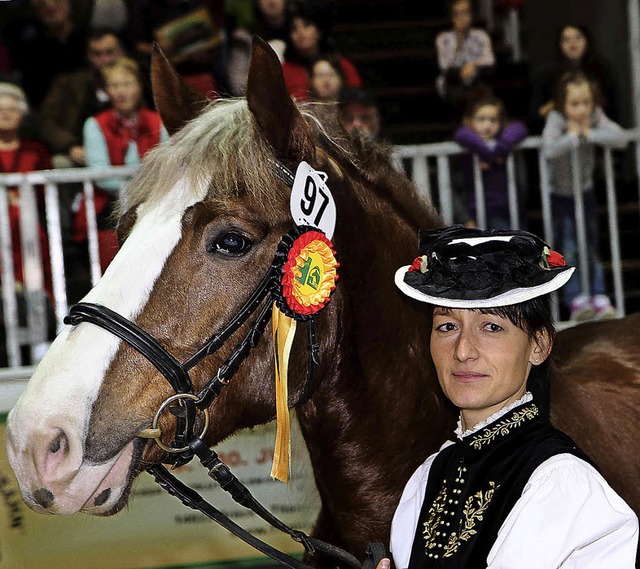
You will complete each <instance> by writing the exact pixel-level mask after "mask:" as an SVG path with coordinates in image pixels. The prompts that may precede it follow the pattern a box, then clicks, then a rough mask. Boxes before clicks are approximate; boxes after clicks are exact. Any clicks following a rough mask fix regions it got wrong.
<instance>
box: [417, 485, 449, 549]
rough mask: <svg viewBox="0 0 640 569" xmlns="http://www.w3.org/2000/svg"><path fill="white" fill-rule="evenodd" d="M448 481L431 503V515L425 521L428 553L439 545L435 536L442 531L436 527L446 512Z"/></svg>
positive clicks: (424, 533) (425, 538)
mask: <svg viewBox="0 0 640 569" xmlns="http://www.w3.org/2000/svg"><path fill="white" fill-rule="evenodd" d="M446 482H447V481H446V480H445V481H444V483H445V485H444V486H443V487H442V488H441V489H440V493H439V494H438V497H437V498H436V499H435V502H434V503H433V504H431V507H430V508H429V517H428V518H427V521H426V522H424V532H423V535H424V540H425V553H428V551H429V550H430V549H435V548H436V547H437V540H436V539H435V538H436V536H437V535H439V534H440V533H439V532H437V530H436V528H437V527H438V526H439V525H441V517H442V513H443V512H444V507H445V504H446V503H447V486H446Z"/></svg>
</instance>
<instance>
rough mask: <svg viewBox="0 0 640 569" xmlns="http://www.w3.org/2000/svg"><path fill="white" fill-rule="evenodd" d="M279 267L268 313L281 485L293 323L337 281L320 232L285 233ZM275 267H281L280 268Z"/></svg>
mask: <svg viewBox="0 0 640 569" xmlns="http://www.w3.org/2000/svg"><path fill="white" fill-rule="evenodd" d="M274 263H275V268H276V269H278V268H280V272H279V275H280V283H279V285H280V286H279V287H277V288H276V290H274V292H273V294H274V297H275V301H274V303H273V310H272V324H273V345H274V351H275V354H274V356H275V362H276V370H275V372H276V444H275V448H274V450H273V465H272V467H271V476H272V478H275V479H276V480H281V481H282V482H287V481H288V479H289V465H290V461H291V440H290V432H291V428H290V417H289V406H288V399H289V396H288V386H287V371H288V364H289V354H290V353H291V346H292V344H293V337H294V336H295V332H296V321H298V320H300V321H306V320H309V319H311V318H313V316H314V315H315V314H317V313H318V312H319V311H320V310H322V309H323V308H324V307H325V306H326V305H327V303H328V302H329V300H330V297H331V293H332V292H333V291H334V289H335V288H336V282H337V280H338V273H337V269H338V267H339V263H338V261H337V260H336V256H335V251H334V250H333V245H332V244H331V241H329V239H327V237H326V236H325V234H324V233H322V232H321V231H318V230H316V229H314V228H311V227H308V226H297V227H295V228H294V229H293V230H292V231H291V232H289V233H288V234H287V235H285V236H284V237H283V239H282V241H281V243H280V246H279V247H278V253H277V255H276V259H275V260H274ZM280 263H282V264H281V265H280Z"/></svg>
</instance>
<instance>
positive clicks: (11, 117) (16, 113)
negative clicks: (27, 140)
mask: <svg viewBox="0 0 640 569" xmlns="http://www.w3.org/2000/svg"><path fill="white" fill-rule="evenodd" d="M22 117H23V112H22V111H21V110H20V105H19V103H18V101H17V100H16V99H15V97H12V96H11V95H0V132H4V133H17V132H18V129H19V128H20V123H21V122H22Z"/></svg>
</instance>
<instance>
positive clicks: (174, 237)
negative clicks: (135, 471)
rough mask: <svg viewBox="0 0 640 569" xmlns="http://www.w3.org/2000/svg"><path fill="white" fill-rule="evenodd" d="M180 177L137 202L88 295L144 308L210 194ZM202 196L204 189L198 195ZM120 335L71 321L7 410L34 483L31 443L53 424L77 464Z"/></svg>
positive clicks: (24, 470) (124, 311)
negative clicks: (150, 201)
mask: <svg viewBox="0 0 640 569" xmlns="http://www.w3.org/2000/svg"><path fill="white" fill-rule="evenodd" d="M204 191H205V188H201V190H200V191H199V192H194V191H193V190H192V189H189V188H187V186H186V182H185V181H180V182H178V183H177V184H176V186H175V187H174V188H173V189H172V190H171V191H170V192H168V194H167V196H166V197H165V198H164V199H163V200H161V201H159V202H157V203H156V204H154V205H153V206H152V207H149V206H147V204H142V205H140V206H139V207H138V210H137V212H136V213H137V218H136V223H135V225H134V227H133V230H132V231H131V234H130V235H129V237H128V238H127V240H126V241H125V243H124V245H123V247H122V248H121V249H120V251H119V252H118V254H117V255H116V257H115V258H114V260H113V261H112V263H111V265H110V266H109V267H108V269H107V271H106V272H105V274H104V276H103V278H102V279H101V280H100V281H99V282H98V284H97V285H96V286H95V287H94V288H93V289H92V290H91V291H90V292H89V294H87V296H86V297H85V298H84V301H86V302H93V303H97V304H102V305H104V306H107V307H108V308H111V309H112V310H114V311H116V312H118V313H119V314H121V315H122V316H124V317H125V318H129V319H134V318H135V317H136V316H137V315H138V314H139V313H140V312H141V311H142V309H143V308H144V306H145V304H146V302H147V300H148V298H149V295H150V292H151V290H152V289H153V286H154V283H155V281H156V279H157V278H158V276H159V275H160V272H161V271H162V268H163V267H164V265H165V262H166V261H167V258H168V257H169V255H170V254H171V252H172V251H173V249H174V248H175V246H176V245H177V244H178V242H179V240H180V237H181V221H182V217H183V214H184V212H185V210H186V209H187V207H189V206H191V205H193V204H194V203H196V202H198V201H200V200H202V199H203V198H204ZM196 194H199V195H196ZM119 344H120V340H119V339H118V338H117V337H116V336H114V335H113V334H110V333H109V332H107V331H105V330H102V329H101V328H98V327H97V326H95V325H93V324H90V323H82V324H80V325H78V326H76V327H69V326H67V327H66V328H65V329H64V330H63V331H62V332H61V333H60V335H59V336H58V337H57V338H56V339H55V341H54V342H53V344H52V346H51V348H50V349H49V351H48V352H47V354H46V355H45V357H44V359H43V360H42V362H41V363H40V365H38V367H37V369H36V371H35V373H34V375H33V377H32V378H31V380H30V381H29V384H28V385H27V389H26V390H25V392H24V394H23V395H22V397H21V398H20V400H19V401H18V403H17V404H16V406H15V408H14V409H13V410H12V412H11V413H10V415H9V418H8V421H7V424H8V429H9V432H10V444H9V445H8V450H9V454H10V457H11V458H12V461H11V462H12V465H13V467H14V469H15V470H16V474H17V475H18V478H19V479H22V480H21V482H23V481H25V482H26V483H27V484H29V481H30V479H31V482H32V483H34V484H35V483H36V481H35V480H34V479H33V477H34V473H33V472H32V470H33V463H32V462H30V460H27V456H28V454H29V448H30V446H31V445H33V444H34V443H35V442H36V441H37V439H38V437H42V436H44V435H45V433H50V432H51V429H54V428H59V429H62V430H64V431H65V433H66V434H67V436H69V439H70V447H71V454H72V455H77V456H76V458H77V460H76V461H73V462H75V467H76V468H79V467H80V464H81V462H82V448H73V447H74V445H77V446H78V447H81V445H82V442H83V441H84V439H85V436H86V433H85V430H86V428H87V425H88V422H89V417H90V412H91V408H92V405H93V403H94V401H95V399H96V397H97V394H98V391H99V389H100V385H101V383H102V380H103V377H104V374H105V372H106V370H107V369H108V367H109V364H110V363H111V361H112V360H113V358H114V356H115V354H116V351H117V350H118V347H119Z"/></svg>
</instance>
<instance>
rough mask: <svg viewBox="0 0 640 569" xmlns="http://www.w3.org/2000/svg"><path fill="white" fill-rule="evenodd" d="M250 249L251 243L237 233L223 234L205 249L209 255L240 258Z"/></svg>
mask: <svg viewBox="0 0 640 569" xmlns="http://www.w3.org/2000/svg"><path fill="white" fill-rule="evenodd" d="M249 249H251V241H249V239H247V238H246V237H244V236H242V235H240V234H239V233H233V232H229V233H223V234H222V235H220V236H219V237H217V238H216V239H215V241H214V242H213V243H211V244H210V245H209V247H207V250H208V251H209V252H210V253H222V254H223V255H229V256H231V257H240V256H242V255H244V254H245V253H247V252H248V251H249Z"/></svg>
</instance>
